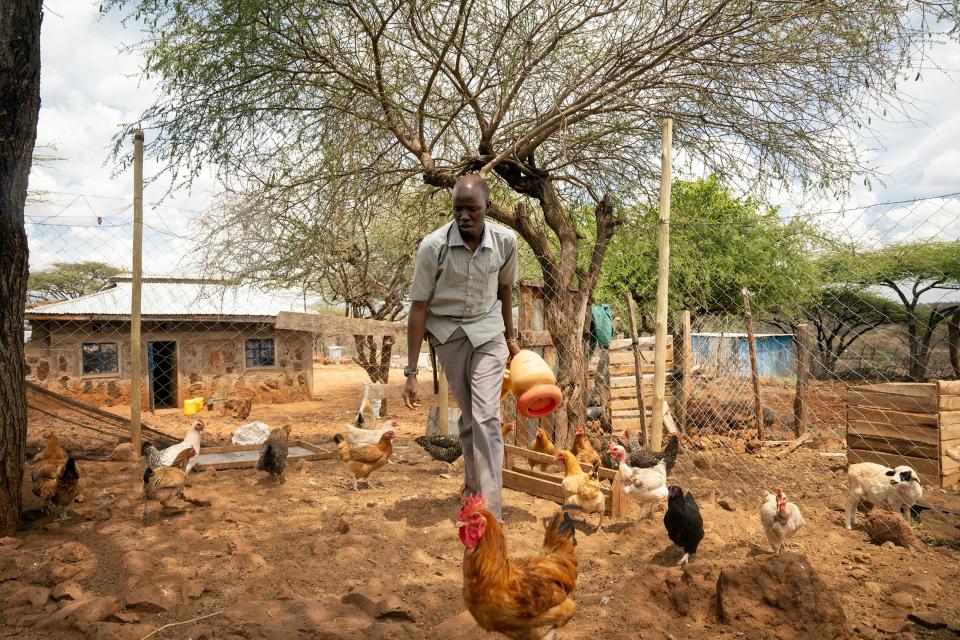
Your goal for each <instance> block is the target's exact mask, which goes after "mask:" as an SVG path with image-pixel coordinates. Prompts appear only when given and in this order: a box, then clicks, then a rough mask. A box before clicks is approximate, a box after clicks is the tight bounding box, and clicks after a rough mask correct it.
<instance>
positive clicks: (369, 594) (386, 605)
mask: <svg viewBox="0 0 960 640" xmlns="http://www.w3.org/2000/svg"><path fill="white" fill-rule="evenodd" d="M340 602H342V603H343V604H352V605H354V606H356V607H358V608H359V609H360V610H361V611H363V612H364V613H366V614H367V615H368V616H370V617H371V618H388V619H394V620H403V619H405V620H409V621H410V622H416V620H415V619H414V614H413V611H412V609H411V608H410V607H408V606H407V605H406V604H405V603H404V602H403V600H401V599H400V597H399V596H397V595H396V594H395V593H393V592H392V591H391V590H390V589H389V587H388V586H387V584H386V583H385V582H383V581H381V580H378V579H376V578H374V579H372V580H370V581H368V582H367V583H366V584H364V585H363V586H360V587H357V588H356V589H354V590H352V591H350V593H348V594H346V595H345V596H343V597H342V598H341V599H340Z"/></svg>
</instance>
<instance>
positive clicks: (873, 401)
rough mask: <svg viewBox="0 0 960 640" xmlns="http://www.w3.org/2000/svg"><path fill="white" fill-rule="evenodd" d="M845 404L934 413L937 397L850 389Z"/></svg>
mask: <svg viewBox="0 0 960 640" xmlns="http://www.w3.org/2000/svg"><path fill="white" fill-rule="evenodd" d="M847 404H850V405H857V406H863V407H873V408H875V409H893V410H894V411H906V412H912V413H931V414H932V413H935V412H936V410H937V397H936V396H929V397H918V396H907V395H896V394H892V393H878V392H874V391H858V390H850V391H848V392H847Z"/></svg>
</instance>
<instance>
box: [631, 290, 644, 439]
mask: <svg viewBox="0 0 960 640" xmlns="http://www.w3.org/2000/svg"><path fill="white" fill-rule="evenodd" d="M627 312H628V313H629V314H630V337H631V339H632V340H633V368H634V372H635V377H636V380H637V405H638V406H639V407H640V433H641V434H642V437H643V443H644V444H649V443H650V432H649V431H647V415H646V414H647V409H646V406H645V404H644V402H643V359H642V358H641V357H640V341H639V338H640V336H639V335H637V309H636V304H635V303H634V301H633V294H632V293H629V292H628V293H627Z"/></svg>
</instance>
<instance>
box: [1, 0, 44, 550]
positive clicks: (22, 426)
mask: <svg viewBox="0 0 960 640" xmlns="http://www.w3.org/2000/svg"><path fill="white" fill-rule="evenodd" d="M40 20H41V2H40V0H24V1H23V2H13V3H10V4H9V5H5V6H4V8H3V10H2V11H0V113H2V114H3V117H0V535H3V536H7V535H10V534H12V533H14V532H16V530H17V529H18V528H19V526H20V508H21V500H20V484H21V480H22V478H23V462H24V451H23V449H24V445H25V444H26V438H27V399H26V391H25V388H24V375H25V370H24V358H23V310H24V305H25V304H26V295H27V278H28V275H29V273H28V266H27V265H28V260H27V256H28V252H27V234H26V230H25V228H24V222H23V207H24V203H25V202H26V198H27V180H28V177H29V175H30V158H31V156H32V155H33V145H34V144H35V142H36V138H37V118H38V116H39V112H40Z"/></svg>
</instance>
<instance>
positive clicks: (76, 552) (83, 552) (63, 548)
mask: <svg viewBox="0 0 960 640" xmlns="http://www.w3.org/2000/svg"><path fill="white" fill-rule="evenodd" d="M91 555H93V553H92V552H91V551H90V549H89V548H88V547H85V546H84V545H82V544H80V543H79V542H67V543H64V544H62V545H60V546H59V547H58V548H57V552H56V553H55V554H54V556H53V557H55V558H56V559H57V560H63V561H64V562H80V561H81V560H86V559H87V558H89V557H90V556H91Z"/></svg>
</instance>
